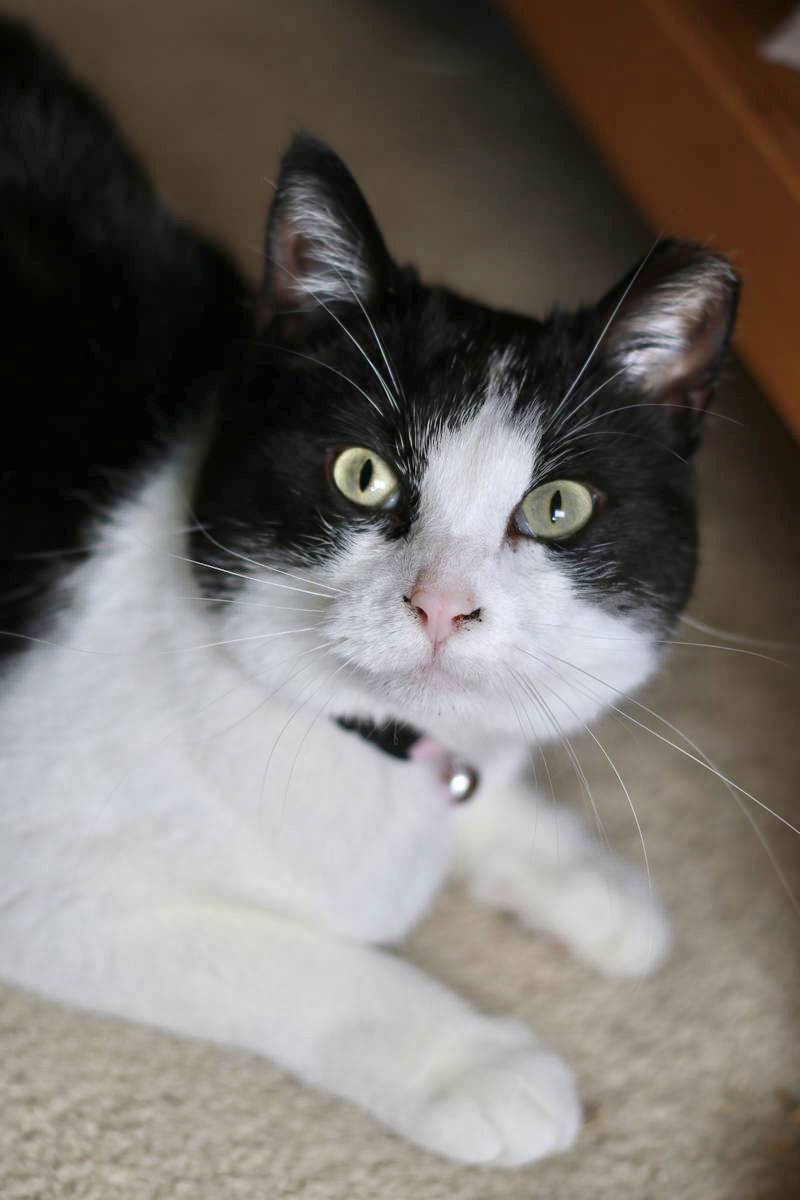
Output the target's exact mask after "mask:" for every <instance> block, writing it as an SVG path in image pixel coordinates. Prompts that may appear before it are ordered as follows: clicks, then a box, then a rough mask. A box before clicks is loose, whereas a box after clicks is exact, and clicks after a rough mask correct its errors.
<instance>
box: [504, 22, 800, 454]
mask: <svg viewBox="0 0 800 1200" xmlns="http://www.w3.org/2000/svg"><path fill="white" fill-rule="evenodd" d="M500 3H501V6H502V7H503V8H504V9H505V10H506V11H507V13H508V14H509V16H510V17H511V18H512V20H513V21H514V23H515V24H516V25H517V26H518V28H519V29H520V31H521V33H522V35H523V36H524V38H525V39H526V40H527V41H528V42H529V43H530V45H531V46H532V48H533V50H534V51H535V53H536V54H537V56H538V57H539V58H540V59H541V61H542V63H543V65H544V66H545V68H546V69H547V70H548V71H549V72H550V74H551V75H552V76H553V78H554V80H555V82H556V84H557V86H558V87H559V88H560V89H561V91H562V92H563V93H564V95H565V97H566V99H567V100H568V102H569V103H570V105H571V106H572V107H573V108H574V110H575V111H576V113H577V114H578V116H579V117H580V119H581V120H582V122H583V124H584V125H585V126H586V127H587V129H588V130H589V132H590V133H591V135H592V136H593V138H594V139H595V141H596V142H597V144H598V146H599V147H600V149H601V150H602V152H603V153H604V155H605V156H606V157H607V159H608V160H609V162H610V163H611V164H612V166H613V167H614V168H615V169H616V171H617V172H618V174H619V175H620V177H621V178H622V180H623V181H624V183H625V184H626V186H627V188H628V189H629V191H630V192H631V194H632V196H633V198H634V199H635V200H636V202H637V203H638V205H639V207H640V208H641V209H642V211H643V213H644V214H645V216H646V217H647V218H648V220H649V221H650V222H651V223H652V225H653V226H654V228H655V229H657V230H663V231H664V232H665V233H676V234H680V235H682V236H684V237H690V238H694V239H696V240H699V241H702V242H708V243H712V244H714V245H715V246H717V247H718V248H719V249H721V250H722V251H724V252H725V253H727V254H728V255H729V256H730V257H731V259H732V261H733V262H734V264H735V265H736V267H737V268H738V269H739V270H740V271H741V273H742V276H743V280H744V290H743V295H742V307H741V315H740V320H739V325H738V332H737V339H736V341H737V347H738V349H739V350H740V352H741V353H742V355H743V357H744V358H745V360H746V361H747V363H748V365H749V366H750V367H751V369H752V370H753V372H754V374H755V375H756V377H757V378H758V380H759V381H760V383H761V384H762V386H763V387H764V388H765V389H766V391H767V392H768V393H769V395H770V397H771V398H772V400H773V401H774V403H775V405H776V406H777V408H778V409H779V411H780V412H781V413H782V415H783V416H784V418H785V420H786V421H787V422H788V423H789V425H790V426H791V427H792V428H793V429H794V431H795V433H796V434H797V435H798V436H800V329H798V328H797V326H798V310H799V309H800V76H798V77H796V76H795V74H794V73H793V72H790V71H789V70H788V68H781V67H778V66H775V65H773V64H767V63H762V62H760V61H759V60H757V59H755V57H754V55H752V47H750V48H749V50H748V42H747V29H746V27H745V26H744V25H742V24H740V25H736V24H735V22H736V21H737V20H739V17H737V16H736V15H735V14H734V16H733V17H732V20H733V21H734V24H733V25H732V26H731V30H729V29H728V28H727V27H726V28H722V27H721V26H720V25H719V23H718V22H717V23H714V22H712V20H711V17H713V16H714V14H715V13H716V14H717V15H718V14H719V13H720V12H721V11H722V9H723V6H722V5H721V4H720V3H719V2H716V3H713V2H707V3H706V4H705V6H703V5H701V4H700V3H690V2H689V0H638V2H635V0H618V2H613V3H606V4H603V3H598V0H561V2H560V3H559V4H558V5H553V4H552V0H500ZM727 7H728V8H731V9H733V8H735V6H733V5H729V6H727ZM747 53H750V54H751V56H752V62H750V61H749V60H748V58H747V57H746V54H747Z"/></svg>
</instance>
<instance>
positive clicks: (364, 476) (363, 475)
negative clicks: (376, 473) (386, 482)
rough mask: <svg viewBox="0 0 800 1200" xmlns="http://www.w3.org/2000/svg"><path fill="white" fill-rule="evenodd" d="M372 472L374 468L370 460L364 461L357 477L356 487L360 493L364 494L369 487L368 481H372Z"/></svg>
mask: <svg viewBox="0 0 800 1200" xmlns="http://www.w3.org/2000/svg"><path fill="white" fill-rule="evenodd" d="M373 470H374V468H373V466H372V459H371V458H368V459H366V460H365V462H364V465H363V467H362V468H361V471H360V472H359V476H358V486H359V487H360V489H361V491H362V492H365V491H366V490H367V488H368V487H369V481H370V480H371V479H372V472H373Z"/></svg>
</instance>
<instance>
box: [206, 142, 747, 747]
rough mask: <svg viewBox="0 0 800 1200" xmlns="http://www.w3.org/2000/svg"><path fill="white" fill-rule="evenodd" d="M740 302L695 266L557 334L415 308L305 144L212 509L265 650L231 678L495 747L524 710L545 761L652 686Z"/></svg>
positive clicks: (547, 323) (233, 591) (363, 211)
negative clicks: (563, 732) (342, 693)
mask: <svg viewBox="0 0 800 1200" xmlns="http://www.w3.org/2000/svg"><path fill="white" fill-rule="evenodd" d="M409 203H413V197H410V198H409ZM736 297H737V279H736V276H735V274H734V272H733V271H732V269H731V268H730V266H729V265H728V264H727V263H726V262H725V260H724V259H722V258H720V257H719V256H717V255H715V254H712V253H709V252H708V251H706V250H704V249H702V248H700V247H698V246H695V245H692V244H689V243H686V242H680V241H660V242H659V243H658V244H656V246H655V247H654V248H653V249H652V250H651V252H650V253H649V254H648V255H647V256H646V258H645V259H644V260H643V261H642V262H641V263H640V264H639V265H638V266H637V267H636V268H635V269H634V270H633V271H631V272H630V274H629V275H627V276H626V277H625V278H624V279H623V280H622V281H621V283H619V284H618V285H617V286H616V287H614V288H613V289H612V290H611V291H610V292H609V293H608V294H607V295H606V296H604V297H603V298H602V299H601V300H600V301H599V302H598V303H597V304H595V305H593V306H591V307H586V308H583V309H581V310H579V311H577V312H573V313H563V312H555V313H553V314H552V315H551V316H549V317H548V318H546V319H545V320H542V321H537V320H532V319H530V318H524V317H520V316H516V315H512V314H509V313H505V312H497V311H494V310H491V309H488V308H486V307H484V306H482V305H479V304H476V303H473V302H471V301H467V300H465V299H462V298H460V297H458V296H456V295H454V294H453V293H451V292H450V291H448V290H446V289H444V288H441V287H434V288H431V287H427V286H424V285H423V284H422V283H420V282H419V280H418V278H417V276H416V274H415V273H414V272H413V271H411V270H409V269H407V268H404V269H403V268H400V267H398V266H397V265H396V264H395V263H394V262H393V260H392V258H391V257H390V255H389V253H388V251H387V249H386V246H385V244H384V241H383V238H382V236H381V234H380V232H379V230H378V227H377V225H376V223H375V220H374V218H373V217H372V214H371V213H370V211H369V208H368V207H367V204H366V202H365V200H364V198H363V196H362V194H361V192H360V191H359V189H358V187H357V186H356V184H355V182H354V181H353V179H352V177H351V176H350V174H349V173H348V171H347V169H346V168H345V167H344V165H343V164H342V163H341V162H340V160H339V159H338V158H337V157H336V156H335V155H334V154H333V153H332V152H331V151H330V150H329V149H327V147H325V146H323V145H321V144H320V143H318V142H316V141H314V140H313V139H311V138H307V137H300V138H297V139H296V140H295V141H294V142H293V144H292V146H291V147H290V149H289V150H288V152H287V154H286V155H285V156H284V160H283V166H282V172H281V176H280V180H279V183H278V187H277V191H276V194H275V198H274V201H273V204H272V209H271V212H270V216H269V221H268V226H267V236H266V268H265V275H264V282H263V286H262V291H261V295H260V301H259V305H258V317H257V328H256V331H255V334H254V338H253V342H252V345H251V346H250V348H249V351H248V354H247V356H246V359H245V361H244V362H243V363H242V364H241V370H239V371H238V372H237V373H236V375H235V377H234V378H232V379H231V380H230V385H229V387H228V390H227V394H226V395H225V396H224V399H223V403H222V406H221V412H220V417H219V424H218V427H217V430H216V433H215V435H214V438H213V441H212V444H211V447H210V451H209V454H208V458H207V461H206V463H205V467H204V469H203V471H202V473H201V476H200V479H199V483H198V487H197V493H196V505H195V507H196V513H197V515H198V517H199V521H200V523H201V525H202V528H201V529H200V530H199V531H198V532H197V533H196V534H195V535H194V547H193V552H194V557H196V558H198V559H202V560H204V561H205V562H207V563H209V564H210V565H211V567H212V568H217V569H211V570H209V571H207V572H205V573H204V574H203V583H204V587H205V589H206V591H207V593H208V594H209V596H215V597H221V598H224V599H226V600H234V601H237V603H233V604H227V603H226V604H219V605H217V606H216V608H215V611H216V613H217V614H218V619H219V620H220V621H221V622H222V623H223V625H224V627H225V631H226V633H230V636H231V637H237V636H238V637H241V638H243V639H244V638H248V639H249V638H251V635H252V638H251V640H248V641H245V640H242V641H240V642H237V643H234V644H233V645H232V646H231V652H232V653H235V654H237V655H238V656H239V657H240V659H241V660H242V661H243V662H245V663H246V664H247V668H248V670H250V671H251V672H252V673H255V674H262V673H263V674H264V675H265V677H271V678H274V677H275V671H276V669H277V668H278V664H279V663H286V669H287V672H289V668H290V666H291V667H292V669H294V664H297V663H298V662H299V663H302V658H303V656H305V657H306V659H307V662H308V663H313V664H315V667H314V670H313V671H312V670H309V673H308V674H307V675H306V676H305V679H304V684H307V683H308V681H309V679H311V678H312V677H314V674H315V672H316V673H318V674H319V677H320V678H322V676H323V674H324V672H325V671H327V672H328V674H331V673H332V672H334V671H335V672H336V673H337V678H338V685H339V686H340V687H341V688H342V689H343V690H344V689H346V691H347V695H348V702H347V705H346V707H349V708H350V709H352V707H353V703H354V701H353V696H356V697H357V696H359V695H362V694H363V697H364V702H365V704H369V705H370V706H371V707H372V708H373V709H374V708H375V707H377V708H381V709H382V710H383V711H386V712H387V713H389V714H391V715H394V716H396V717H397V718H398V719H405V720H409V721H411V722H415V723H416V724H417V725H420V724H424V723H425V721H426V720H433V719H436V718H437V716H438V715H441V714H454V715H456V716H457V717H458V719H459V720H467V721H472V720H473V719H474V720H476V721H478V722H481V721H483V722H484V723H485V724H488V725H491V726H494V727H496V728H497V729H498V730H502V729H509V730H511V729H518V718H519V710H522V709H524V710H525V713H526V720H529V721H530V722H531V724H532V726H533V728H534V731H535V733H536V734H537V736H540V735H543V734H546V733H552V732H553V725H552V722H553V720H555V721H557V722H558V723H559V724H561V725H563V726H565V727H575V725H576V724H577V725H580V724H581V723H582V722H583V720H585V719H586V718H587V717H588V716H590V715H593V714H594V712H596V711H597V710H598V709H599V708H601V707H602V706H603V703H604V701H606V702H607V701H608V699H609V697H611V696H612V695H615V693H614V692H613V691H610V690H609V688H610V689H619V690H621V691H626V690H628V689H629V688H631V687H633V686H636V685H637V684H638V683H640V682H641V681H642V680H643V679H644V678H645V677H646V676H647V675H648V674H649V673H650V671H651V670H652V667H653V665H654V663H655V662H656V660H657V658H658V655H659V647H660V646H661V644H662V643H663V640H664V638H665V636H666V635H667V634H668V632H669V631H670V629H671V627H672V625H673V623H674V621H675V620H676V617H677V615H678V614H679V612H680V610H681V608H682V606H683V605H684V603H685V601H686V599H687V596H688V594H689V590H690V587H691V583H692V578H693V574H694V568H695V557H696V522H695V503H694V487H693V469H692V462H691V459H692V455H693V452H694V450H695V448H696V446H697V444H698V441H699V434H700V427H701V422H702V417H703V411H704V409H705V407H706V405H707V403H708V400H709V398H710V396H711V395H712V393H713V390H714V387H715V385H716V382H717V379H718V375H719V371H720V365H721V362H722V360H723V357H724V353H725V350H726V347H727V343H728V339H729V336H730V331H731V326H732V323H733V319H734V313H735V307H736ZM258 564H263V569H262V567H261V566H259V565H258ZM276 569H279V570H282V571H285V572H289V574H283V575H281V574H279V573H278V570H276ZM223 571H228V572H235V574H223V573H222V572H223ZM303 589H305V590H303ZM313 593H318V594H313ZM304 610H305V611H304ZM306 627H308V628H307V629H306ZM301 628H302V629H304V632H295V633H293V634H286V635H284V633H283V631H284V630H289V629H294V630H300V629H301ZM260 633H263V634H264V635H269V636H265V637H264V638H263V640H261V639H260V637H259V634H260ZM318 647H319V648H318ZM300 669H301V668H298V670H300ZM298 678H299V676H298V675H295V676H293V678H292V680H291V681H290V682H287V684H286V689H287V694H289V695H297V694H298V692H297V687H298V686H299V684H298V683H297V679H298ZM565 680H566V681H567V682H565ZM331 689H332V690H334V684H333V683H332V684H331Z"/></svg>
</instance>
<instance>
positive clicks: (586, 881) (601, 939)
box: [553, 855, 672, 978]
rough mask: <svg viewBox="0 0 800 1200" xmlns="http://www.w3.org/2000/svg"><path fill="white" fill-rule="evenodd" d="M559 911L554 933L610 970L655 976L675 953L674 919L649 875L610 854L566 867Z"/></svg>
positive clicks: (582, 955)
mask: <svg viewBox="0 0 800 1200" xmlns="http://www.w3.org/2000/svg"><path fill="white" fill-rule="evenodd" d="M554 915H555V916H556V918H557V922H556V927H555V928H554V930H553V932H554V933H556V935H557V936H560V937H561V938H562V939H563V941H564V942H565V943H566V944H567V946H568V948H569V949H570V950H571V951H572V953H573V954H575V955H576V957H578V958H580V959H582V960H583V961H584V962H586V963H588V964H589V965H590V966H592V967H596V968H597V969H598V970H599V971H603V972H604V973H605V974H606V975H620V976H628V977H632V978H633V977H638V976H643V975H649V974H650V973H651V972H652V971H655V970H656V968H657V967H659V966H661V964H662V962H663V961H664V959H665V958H666V956H667V954H668V952H669V948H670V944H671V940H672V938H671V933H670V926H669V922H668V920H667V917H666V915H665V913H664V910H663V909H662V907H661V905H660V903H659V902H658V900H657V899H656V897H655V895H654V893H653V891H652V888H651V886H650V883H649V882H648V879H647V875H646V874H645V872H644V871H640V870H638V869H637V868H636V867H633V866H630V864H628V863H625V862H621V861H619V860H618V859H614V858H612V857H611V856H610V855H609V856H606V855H603V856H598V858H597V859H596V860H595V859H592V860H589V861H587V862H585V863H583V864H576V865H575V866H574V867H573V868H572V869H571V870H569V871H565V872H564V874H563V876H562V879H561V881H560V887H559V895H558V896H557V897H556V898H555V914H554Z"/></svg>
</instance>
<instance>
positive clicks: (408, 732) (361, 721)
mask: <svg viewBox="0 0 800 1200" xmlns="http://www.w3.org/2000/svg"><path fill="white" fill-rule="evenodd" d="M336 724H337V725H339V726H340V727H341V728H342V729H346V730H347V731H348V732H350V733H357V734H358V735H359V736H360V737H362V738H363V739H364V741H365V742H369V743H370V745H371V746H375V748H376V749H378V750H382V751H383V753H384V754H391V756H392V758H401V759H406V760H408V759H409V758H411V749H412V747H413V746H414V745H415V743H416V742H418V741H419V740H420V739H421V738H422V737H423V736H424V735H423V734H422V733H420V731H419V730H418V729H415V728H414V726H413V725H406V724H405V723H404V722H403V721H384V722H383V723H382V724H380V725H376V724H375V722H374V721H370V720H368V719H366V718H364V717H337V718H336ZM442 758H443V760H444V761H443V763H442V768H441V769H442V775H441V780H442V784H443V785H444V787H445V788H446V790H447V792H446V794H447V795H448V796H449V797H450V799H451V800H452V801H453V802H454V803H456V804H463V803H464V801H465V800H469V798H470V797H471V796H473V795H474V794H475V791H476V789H477V787H478V784H479V782H480V777H479V775H478V772H477V771H476V770H475V768H474V767H471V766H469V765H468V764H467V763H465V762H461V761H459V760H457V759H455V758H454V757H453V756H452V755H451V754H448V753H447V751H446V750H445V749H444V748H443V747H442Z"/></svg>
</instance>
